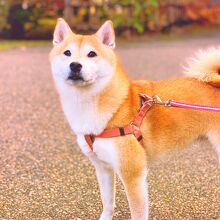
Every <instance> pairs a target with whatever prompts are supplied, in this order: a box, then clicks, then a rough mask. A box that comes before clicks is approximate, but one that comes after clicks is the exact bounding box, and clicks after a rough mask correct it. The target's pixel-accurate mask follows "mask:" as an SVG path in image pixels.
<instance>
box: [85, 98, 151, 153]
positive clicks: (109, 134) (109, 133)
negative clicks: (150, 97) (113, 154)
mask: <svg viewBox="0 0 220 220" xmlns="http://www.w3.org/2000/svg"><path fill="white" fill-rule="evenodd" d="M140 96H141V98H142V99H141V102H142V103H141V104H142V106H141V108H140V109H139V111H138V113H137V115H136V117H135V118H134V121H133V122H131V123H130V124H128V125H126V126H125V127H119V128H112V129H105V130H104V131H103V132H102V133H101V134H99V135H93V134H90V135H85V136H84V137H85V140H86V142H87V144H88V145H89V147H90V148H91V150H93V143H94V141H95V138H113V137H119V136H124V135H128V134H133V135H134V136H135V137H136V139H137V141H138V142H139V143H140V144H141V145H143V140H142V139H143V137H142V135H141V130H140V126H141V123H142V121H143V119H144V117H145V115H146V113H147V111H148V110H149V109H150V108H151V106H152V104H151V103H150V102H148V101H146V99H145V97H143V96H142V95H140Z"/></svg>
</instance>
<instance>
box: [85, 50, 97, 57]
mask: <svg viewBox="0 0 220 220" xmlns="http://www.w3.org/2000/svg"><path fill="white" fill-rule="evenodd" d="M87 56H88V57H96V56H97V54H96V52H94V51H90V52H89V53H88V55H87Z"/></svg>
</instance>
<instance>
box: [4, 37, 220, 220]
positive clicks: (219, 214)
mask: <svg viewBox="0 0 220 220" xmlns="http://www.w3.org/2000/svg"><path fill="white" fill-rule="evenodd" d="M219 42H220V34H219V35H218V36H213V37H208V36H206V37H202V38H194V39H191V40H187V39H185V40H183V39H182V40H181V41H178V40H176V41H174V42H170V41H162V42H158V41H157V42H155V41H153V42H151V43H147V42H145V43H132V44H121V45H119V48H118V53H119V54H120V55H121V59H122V62H123V63H124V65H125V67H126V68H127V69H128V70H129V74H130V76H131V77H133V78H148V79H153V80H156V79H162V78H167V77H171V76H177V75H180V74H181V64H182V63H183V61H184V60H185V58H186V57H188V56H189V55H192V54H193V53H194V51H196V50H197V49H198V48H204V47H206V46H207V45H217V44H218V43H219ZM48 52H49V48H28V49H26V50H20V49H14V50H10V51H7V52H2V53H0V219H2V220H3V219H4V220H6V219H7V220H9V219H13V220H14V219H19V220H25V219H31V220H35V219H39V220H46V219H55V220H70V219H74V220H75V219H78V220H79V219H82V220H90V219H97V218H98V216H99V214H100V212H101V203H100V197H99V192H98V188H97V182H96V178H95V175H94V169H93V167H92V166H91V165H90V163H89V162H88V160H87V159H86V158H85V157H84V156H83V155H82V154H81V152H80V150H79V148H78V147H77V145H76V144H75V138H74V135H73V134H72V133H71V131H70V129H69V127H68V125H67V123H66V121H65V119H64V116H63V113H62V111H61V107H60V104H59V100H58V96H57V93H56V91H55V89H54V86H53V82H52V78H51V75H50V68H49V63H48ZM150 168H151V169H150V172H149V190H150V219H153V220H212V219H213V220H214V219H215V220H216V219H220V169H218V164H217V157H216V155H215V154H214V152H213V150H212V148H211V147H210V144H209V143H208V142H207V140H205V139H203V140H200V141H198V142H197V143H195V144H194V145H193V146H190V147H189V148H187V149H184V150H181V151H176V152H173V153H168V154H167V155H163V156H161V157H160V158H158V160H157V161H156V162H154V163H153V164H152V165H151V166H150ZM117 188H118V192H117V208H116V211H115V218H114V219H118V220H124V219H129V218H130V214H129V210H128V206H127V201H126V198H125V193H124V191H123V187H122V185H121V184H120V183H119V182H118V183H117Z"/></svg>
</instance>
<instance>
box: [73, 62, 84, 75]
mask: <svg viewBox="0 0 220 220" xmlns="http://www.w3.org/2000/svg"><path fill="white" fill-rule="evenodd" d="M70 69H71V71H72V72H73V73H79V72H80V71H81V69H82V65H81V64H80V63H77V62H72V63H71V64H70Z"/></svg>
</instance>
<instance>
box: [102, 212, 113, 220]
mask: <svg viewBox="0 0 220 220" xmlns="http://www.w3.org/2000/svg"><path fill="white" fill-rule="evenodd" d="M99 220H112V214H109V213H106V212H102V214H101V216H100V218H99Z"/></svg>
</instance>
